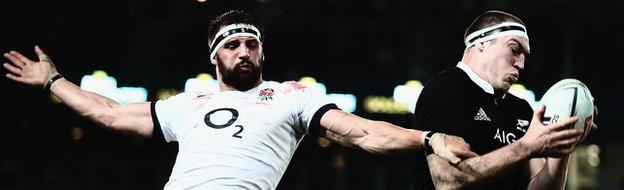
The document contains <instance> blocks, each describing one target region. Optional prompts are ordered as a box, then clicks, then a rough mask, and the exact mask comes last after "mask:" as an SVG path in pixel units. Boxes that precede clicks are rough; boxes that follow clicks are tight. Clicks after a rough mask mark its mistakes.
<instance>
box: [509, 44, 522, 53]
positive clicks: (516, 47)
mask: <svg viewBox="0 0 624 190" xmlns="http://www.w3.org/2000/svg"><path fill="white" fill-rule="evenodd" d="M509 46H510V48H511V52H512V53H513V54H514V55H520V54H522V50H521V49H520V46H519V45H517V44H511V45H509Z"/></svg>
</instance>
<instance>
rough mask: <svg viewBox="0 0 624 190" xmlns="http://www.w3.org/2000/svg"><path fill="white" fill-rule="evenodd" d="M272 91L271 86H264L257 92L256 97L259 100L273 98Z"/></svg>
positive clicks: (273, 91)
mask: <svg viewBox="0 0 624 190" xmlns="http://www.w3.org/2000/svg"><path fill="white" fill-rule="evenodd" d="M274 93H275V90H273V89H272V88H265V89H263V90H260V93H259V94H258V99H260V100H261V101H267V100H273V94H274Z"/></svg>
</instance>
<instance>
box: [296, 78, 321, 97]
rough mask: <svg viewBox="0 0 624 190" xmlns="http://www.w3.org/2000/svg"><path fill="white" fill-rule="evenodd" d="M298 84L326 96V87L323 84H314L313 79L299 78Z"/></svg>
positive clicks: (314, 80)
mask: <svg viewBox="0 0 624 190" xmlns="http://www.w3.org/2000/svg"><path fill="white" fill-rule="evenodd" d="M299 83H301V84H303V85H305V86H307V87H310V88H315V89H317V90H319V91H321V92H322V93H323V94H327V87H325V84H323V83H318V82H316V79H315V78H314V77H301V79H299Z"/></svg>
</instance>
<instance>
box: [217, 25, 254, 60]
mask: <svg viewBox="0 0 624 190" xmlns="http://www.w3.org/2000/svg"><path fill="white" fill-rule="evenodd" d="M240 36H251V37H254V38H255V39H256V40H258V42H261V41H260V31H259V30H258V28H256V27H255V26H253V25H251V24H241V23H238V24H230V25H227V26H225V27H223V28H221V30H219V32H217V34H216V35H215V36H214V38H213V41H212V43H211V44H210V59H214V58H215V56H217V51H219V49H221V46H223V44H225V42H227V41H228V40H230V39H232V38H234V37H240Z"/></svg>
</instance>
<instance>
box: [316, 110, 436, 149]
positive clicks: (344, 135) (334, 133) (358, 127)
mask: <svg viewBox="0 0 624 190" xmlns="http://www.w3.org/2000/svg"><path fill="white" fill-rule="evenodd" d="M321 125H322V126H324V127H325V128H326V129H327V132H326V136H327V137H328V138H329V139H332V140H334V141H336V142H339V143H340V144H343V145H345V146H348V147H357V148H361V149H363V150H366V151H368V152H371V153H374V154H394V153H398V152H404V151H414V150H422V149H423V147H424V146H423V143H422V142H423V141H422V132H420V131H417V130H411V129H405V128H401V127H398V126H395V125H393V124H391V123H388V122H382V121H373V120H368V119H364V118H361V117H358V116H356V115H353V114H350V113H346V112H342V111H337V110H331V111H329V112H328V113H326V115H325V116H324V117H323V118H322V119H321Z"/></svg>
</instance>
